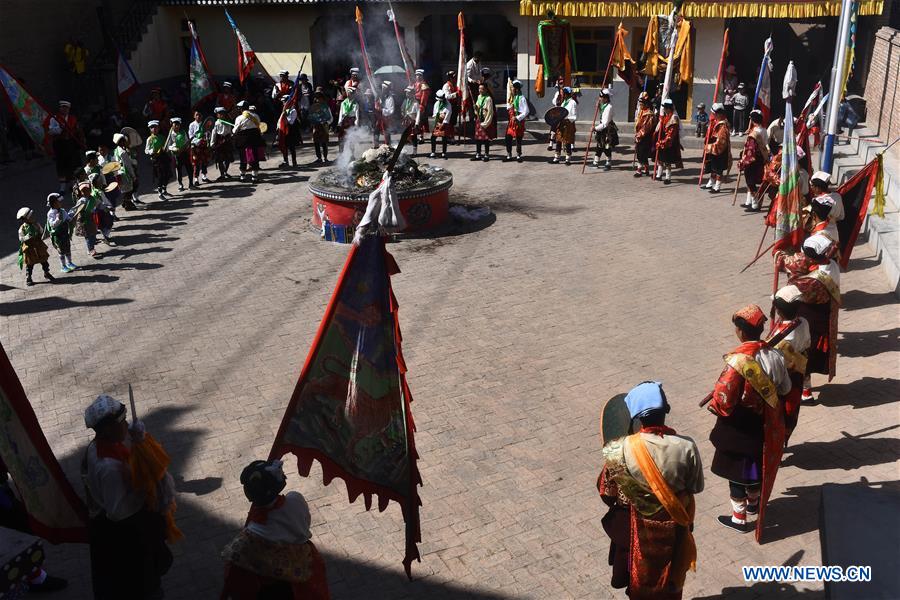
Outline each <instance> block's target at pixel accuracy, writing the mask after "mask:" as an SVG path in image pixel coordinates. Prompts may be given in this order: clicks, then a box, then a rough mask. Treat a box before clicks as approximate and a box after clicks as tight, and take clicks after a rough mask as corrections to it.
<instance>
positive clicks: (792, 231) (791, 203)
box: [766, 100, 803, 252]
mask: <svg viewBox="0 0 900 600" xmlns="http://www.w3.org/2000/svg"><path fill="white" fill-rule="evenodd" d="M799 177H800V166H799V164H798V162H797V142H796V138H795V137H794V112H793V109H792V108H791V102H790V100H788V101H787V102H785V105H784V145H783V146H782V149H781V183H780V184H779V186H778V195H777V196H775V203H774V204H773V207H774V210H771V211H769V214H768V215H767V216H766V221H767V224H768V225H770V226H772V227H773V228H774V229H775V246H774V250H773V252H774V251H775V250H781V249H788V248H799V247H800V243H801V242H802V241H803V226H802V224H801V220H800V186H799V184H798V179H799Z"/></svg>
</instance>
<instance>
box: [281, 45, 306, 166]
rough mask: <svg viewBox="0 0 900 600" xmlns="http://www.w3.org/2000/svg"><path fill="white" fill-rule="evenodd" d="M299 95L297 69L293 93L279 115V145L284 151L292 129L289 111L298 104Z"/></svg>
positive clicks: (298, 72) (292, 88)
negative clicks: (289, 131)
mask: <svg viewBox="0 0 900 600" xmlns="http://www.w3.org/2000/svg"><path fill="white" fill-rule="evenodd" d="M304 62H305V61H304ZM300 68H301V69H302V68H303V65H302V64H301V65H300ZM299 96H300V71H297V77H296V78H295V79H294V85H293V87H291V93H290V94H289V96H288V99H287V101H286V102H285V103H284V107H283V108H282V109H281V115H280V116H279V117H278V147H279V148H280V149H281V151H282V152H284V150H285V148H287V136H288V130H289V129H290V123H288V118H287V113H288V110H290V109H292V108H295V107H296V106H297V100H298V98H299Z"/></svg>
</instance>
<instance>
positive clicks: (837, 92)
mask: <svg viewBox="0 0 900 600" xmlns="http://www.w3.org/2000/svg"><path fill="white" fill-rule="evenodd" d="M853 2H854V0H842V2H841V19H840V24H839V26H838V37H837V41H836V42H835V49H834V64H833V66H832V67H831V86H830V87H831V91H830V95H829V98H830V100H829V105H828V113H827V116H828V123H827V125H826V129H825V144H824V147H823V148H822V163H821V165H822V170H823V171H827V172H831V168H832V166H833V162H834V138H835V135H836V134H837V125H838V106H840V103H841V84H842V83H843V82H842V79H843V74H844V68H845V67H846V62H847V52H846V47H847V43H848V41H849V38H850V13H851V12H853V10H852V9H853Z"/></svg>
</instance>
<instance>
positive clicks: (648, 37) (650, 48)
mask: <svg viewBox="0 0 900 600" xmlns="http://www.w3.org/2000/svg"><path fill="white" fill-rule="evenodd" d="M642 54H643V57H644V68H643V69H642V70H641V72H642V73H644V74H645V75H647V76H649V77H652V78H654V79H655V78H656V77H657V76H658V75H659V64H660V58H661V57H660V54H659V18H658V17H655V16H653V17H650V23H649V24H648V25H647V33H646V34H645V35H644V50H643V52H642Z"/></svg>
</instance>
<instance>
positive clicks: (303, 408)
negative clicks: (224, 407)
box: [269, 236, 422, 575]
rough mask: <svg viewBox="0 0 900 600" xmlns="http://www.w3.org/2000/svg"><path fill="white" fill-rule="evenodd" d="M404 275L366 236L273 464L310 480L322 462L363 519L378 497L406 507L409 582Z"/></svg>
mask: <svg viewBox="0 0 900 600" xmlns="http://www.w3.org/2000/svg"><path fill="white" fill-rule="evenodd" d="M399 271H400V270H399V269H398V268H397V264H396V263H395V262H394V259H393V257H392V256H391V255H390V254H388V252H387V250H386V249H385V242H384V238H382V237H379V236H365V237H364V238H363V239H362V241H361V243H360V244H359V246H357V245H355V244H354V245H353V246H351V248H350V253H349V255H348V256H347V262H346V263H345V264H344V268H343V270H342V271H341V274H340V276H339V277H338V282H337V286H336V287H335V289H334V293H333V294H332V296H331V300H330V302H329V303H328V307H327V308H326V309H325V316H324V317H323V319H322V323H321V324H320V325H319V331H318V333H316V337H315V339H314V341H313V344H312V347H311V348H310V351H309V354H308V355H307V357H306V363H305V364H304V365H303V370H302V371H301V372H300V379H299V380H298V381H297V386H296V387H295V388H294V393H293V395H292V396H291V400H290V403H289V404H288V407H287V410H286V412H285V415H284V419H283V420H282V422H281V427H280V428H279V430H278V435H277V437H276V438H275V442H274V443H273V445H272V451H271V452H270V454H269V458H273V459H274V458H279V457H281V456H284V455H285V454H286V453H288V452H291V453H293V454H294V455H295V456H296V457H297V465H298V470H299V472H300V475H302V476H304V477H305V476H308V475H309V472H310V468H311V466H312V462H313V460H317V461H319V463H321V465H322V473H323V477H324V483H325V485H328V484H329V483H330V482H331V480H332V479H334V478H335V477H340V478H341V479H343V480H344V482H345V483H346V486H347V492H348V495H349V498H350V501H351V502H353V501H354V500H356V498H358V497H359V496H360V495H363V497H364V500H365V505H366V509H369V508H371V505H372V496H377V497H378V510H379V511H383V510H384V509H385V508H387V506H388V504H389V501H390V500H394V501H396V502H397V503H399V504H400V506H401V509H402V511H403V519H404V521H405V522H406V556H405V557H404V559H403V565H404V567H405V569H406V573H407V575H409V574H410V567H411V564H412V561H413V560H419V551H418V548H417V547H416V543H417V542H419V541H421V533H420V530H419V506H420V504H421V502H420V501H419V494H418V490H417V487H418V486H419V485H421V483H422V480H421V478H420V476H419V471H418V467H417V466H416V458H417V454H416V448H415V442H414V439H413V432H414V431H415V426H414V424H413V419H412V413H411V412H410V402H412V397H411V395H410V391H409V386H408V385H407V383H406V363H405V362H404V360H403V353H402V352H401V347H400V346H401V344H400V342H401V339H402V338H401V335H400V325H399V321H398V319H397V299H396V298H395V297H394V293H393V291H392V289H391V275H393V274H396V273H399Z"/></svg>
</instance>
